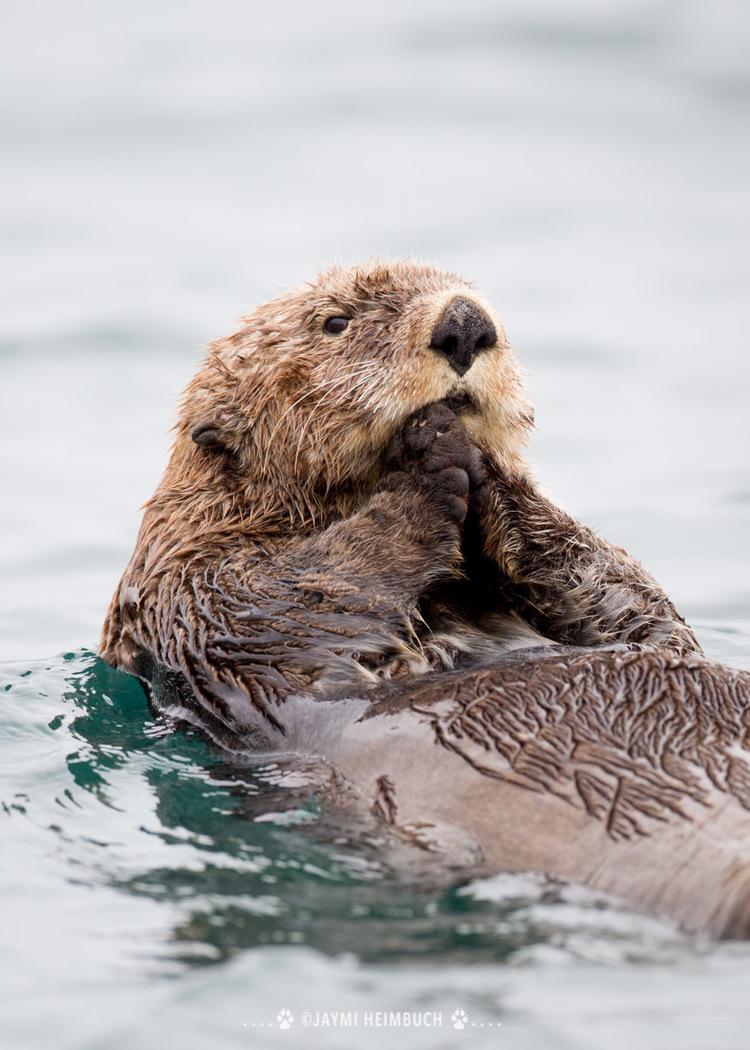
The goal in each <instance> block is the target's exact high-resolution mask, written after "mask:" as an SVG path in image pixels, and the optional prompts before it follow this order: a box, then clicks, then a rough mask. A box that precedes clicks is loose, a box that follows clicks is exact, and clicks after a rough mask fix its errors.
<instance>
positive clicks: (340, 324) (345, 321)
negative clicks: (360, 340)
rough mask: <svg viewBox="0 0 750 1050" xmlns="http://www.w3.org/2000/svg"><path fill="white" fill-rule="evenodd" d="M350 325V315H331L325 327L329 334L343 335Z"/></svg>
mask: <svg viewBox="0 0 750 1050" xmlns="http://www.w3.org/2000/svg"><path fill="white" fill-rule="evenodd" d="M348 327H349V318H348V317H329V318H328V320H327V321H326V323H325V324H324V325H323V328H324V330H325V331H326V332H328V334H329V335H341V333H342V332H343V331H345V330H346V329H347V328H348Z"/></svg>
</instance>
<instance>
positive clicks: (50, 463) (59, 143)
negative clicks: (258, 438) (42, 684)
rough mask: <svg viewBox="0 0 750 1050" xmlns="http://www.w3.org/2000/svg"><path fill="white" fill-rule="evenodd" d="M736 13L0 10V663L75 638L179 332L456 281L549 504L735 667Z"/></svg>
mask: <svg viewBox="0 0 750 1050" xmlns="http://www.w3.org/2000/svg"><path fill="white" fill-rule="evenodd" d="M749 30H750V12H749V9H748V5H747V3H746V2H745V0H738V2H725V0H704V2H701V0H682V2H668V0H665V2H652V3H641V2H639V0H619V2H611V0H606V2H605V0H588V2H581V3H570V2H566V3H560V2H557V0H513V2H506V3H491V2H488V0H462V2H461V3H458V2H457V0H452V2H445V0H429V2H427V0H411V2H410V3H409V4H404V3H403V2H394V0H381V2H380V3H379V4H377V5H370V4H368V5H365V4H356V3H351V2H350V3H344V2H336V0H324V2H321V3H315V4H311V3H303V2H302V0H281V2H276V3H274V4H259V3H258V4H253V3H247V2H245V3H240V2H230V0H214V2H212V3H211V4H208V3H202V4H201V3H191V2H180V3H177V2H165V0H162V2H157V3H146V2H144V0H131V2H130V3H129V4H128V5H114V4H104V3H101V2H89V3H86V2H80V0H69V2H66V3H65V4H61V3H54V2H52V0H48V2H37V0H25V2H16V3H7V2H6V3H4V4H3V19H2V33H1V34H0V134H1V136H2V143H3V161H2V179H3V193H2V196H0V260H1V263H2V269H3V275H2V282H1V284H0V287H1V288H2V297H3V305H2V311H1V312H0V368H1V369H2V374H1V382H0V399H1V401H2V403H1V405H0V439H1V440H0V473H1V477H2V505H1V506H0V576H1V577H2V581H3V585H2V602H1V603H0V656H1V657H3V658H6V657H14V658H16V657H17V658H21V657H27V656H28V657H31V656H44V655H47V654H52V653H54V652H59V651H63V650H66V649H71V648H74V647H77V646H80V645H87V646H94V645H95V644H96V640H97V635H98V630H99V624H100V622H101V620H102V617H103V614H104V610H105V607H106V603H107V602H108V600H109V596H110V594H111V592H112V590H113V588H114V585H115V583H116V580H117V578H118V575H119V573H120V571H121V569H122V567H123V565H124V563H125V561H126V560H127V558H128V556H129V553H130V549H131V546H132V543H133V540H134V535H135V531H136V528H137V523H138V508H139V505H140V504H141V503H142V502H143V501H144V500H145V499H146V498H147V497H148V496H149V495H150V493H151V491H152V489H153V487H154V486H155V484H156V482H157V480H158V477H159V474H160V472H161V469H162V467H163V464H164V462H165V459H166V454H167V449H168V442H169V433H168V431H169V427H170V425H171V422H172V420H173V417H174V409H175V404H176V399H177V395H178V393H179V391H180V388H181V386H182V385H183V384H184V382H185V381H186V380H187V378H188V377H189V375H190V374H191V373H192V371H193V370H194V369H195V367H196V363H197V360H198V355H199V353H200V348H201V346H202V344H204V343H205V342H206V341H207V340H208V339H210V338H213V337H215V336H218V335H220V334H222V333H224V332H225V331H227V330H228V329H230V328H231V327H232V325H233V324H234V321H235V319H236V318H237V317H238V316H239V315H240V314H241V313H242V312H243V311H247V310H249V309H250V308H251V307H252V306H253V305H254V304H255V303H256V302H258V301H259V300H262V299H265V298H268V297H270V296H273V295H274V294H276V292H277V291H278V290H280V289H281V288H284V287H286V286H289V285H294V284H297V283H299V282H300V281H302V280H304V279H306V278H308V277H310V276H311V275H312V274H314V273H315V271H316V270H318V269H319V268H320V267H323V266H325V265H327V264H328V263H329V262H330V261H331V260H332V259H334V258H336V259H338V260H339V261H341V262H344V263H349V262H354V261H356V260H359V259H363V258H365V257H367V256H371V255H381V256H386V257H388V256H403V255H406V254H416V255H418V256H419V257H421V258H423V259H426V260H428V261H430V262H432V263H434V264H436V265H440V266H445V267H449V268H452V269H458V270H460V271H461V272H462V273H463V274H464V275H465V276H467V277H469V278H472V279H475V280H476V281H477V282H478V283H479V284H480V285H481V286H482V288H483V289H484V291H485V292H486V293H487V295H488V296H489V297H490V298H491V299H492V300H493V301H494V302H495V304H496V305H497V307H498V308H499V310H500V312H501V314H502V315H503V316H504V319H505V322H506V325H507V329H508V332H509V335H510V337H511V340H512V342H513V343H514V345H515V346H516V348H517V349H518V352H519V354H520V357H521V361H522V363H523V365H524V367H525V369H526V371H527V373H528V375H529V382H530V385H531V389H532V392H533V396H534V400H535V402H536V404H537V410H538V411H537V420H538V433H537V437H536V440H535V444H534V447H533V461H534V464H535V467H536V470H537V473H538V476H539V477H540V478H541V480H542V481H543V482H544V484H545V486H546V487H547V489H548V490H549V491H550V492H551V493H552V494H553V495H554V496H555V497H556V498H558V499H559V500H560V501H561V502H563V503H564V504H565V505H567V506H568V507H569V508H570V509H571V510H572V511H574V512H575V513H576V514H578V515H580V516H582V517H584V518H585V520H586V521H587V522H589V523H590V524H592V525H593V526H595V527H597V528H599V529H601V530H602V531H603V532H604V533H605V535H607V536H608V537H609V538H611V539H613V540H615V541H617V542H619V543H622V544H624V545H626V546H629V547H630V548H631V549H632V550H633V551H634V553H636V554H637V555H638V556H640V557H641V558H642V559H643V560H644V562H645V563H646V564H647V566H648V567H649V568H650V569H651V570H652V571H653V572H654V573H655V574H656V575H657V576H658V577H659V578H660V579H661V580H662V582H663V583H664V584H665V585H666V586H667V587H668V588H669V589H671V590H672V591H673V593H674V594H675V596H676V597H677V599H678V601H679V603H680V604H681V605H682V607H683V609H684V611H685V612H686V613H688V614H689V615H690V616H691V617H692V618H693V619H695V620H696V621H697V622H698V624H699V626H700V628H701V631H702V635H703V638H704V640H705V641H706V643H707V645H708V648H709V650H710V651H711V652H712V653H714V654H715V655H718V656H722V657H724V658H726V659H729V660H732V661H735V662H740V663H745V664H748V663H750V645H749V644H748V643H749V642H750V575H749V572H748V569H749V560H750V559H748V554H747V543H748V539H747V538H748V532H749V530H748V524H750V476H749V474H748V466H747V455H748V447H749V442H748V437H749V436H750V423H749V422H748V408H747V401H748V381H749V380H750V353H748V335H747V333H748V328H749V327H750V311H749V310H748V299H747V276H748V275H747V248H748V232H749V230H748V227H749V225H750V221H749V215H750V208H749V207H748V204H749V197H750V190H749V188H748V187H749V186H750V136H748V127H747V113H748V102H749V101H750V64H749V63H748V58H747V56H748V42H749V41H748V37H749V35H750V33H749Z"/></svg>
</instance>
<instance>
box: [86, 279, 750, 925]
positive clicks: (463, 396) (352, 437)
mask: <svg viewBox="0 0 750 1050" xmlns="http://www.w3.org/2000/svg"><path fill="white" fill-rule="evenodd" d="M531 422H532V413H531V409H530V406H529V404H528V402H527V400H526V397H525V395H524V392H523V387H522V383H521V380H520V376H519V372H518V369H517V366H516V362H515V358H514V356H513V353H512V351H511V349H510V347H509V346H508V345H507V342H506V340H505V335H504V332H503V329H502V326H501V324H500V322H499V320H498V318H497V317H496V316H495V315H494V313H493V311H492V310H491V308H490V307H489V306H488V305H487V304H486V303H485V302H484V301H483V300H482V299H481V297H480V296H479V295H478V294H477V293H476V291H475V290H474V289H473V288H472V287H471V286H470V285H467V284H466V283H465V282H463V281H462V280H460V279H459V278H457V277H456V276H454V275H451V274H446V273H443V272H441V271H436V270H433V269H431V268H429V267H424V266H420V265H417V264H412V263H398V264H390V265H383V264H373V265H370V266H365V267H360V268H354V269H351V270H340V269H333V270H331V271H329V272H327V273H326V274H323V275H322V276H321V277H320V278H318V279H317V280H316V281H315V282H313V283H311V284H309V285H306V286H304V287H303V288H301V289H300V290H298V291H295V292H292V293H290V294H288V295H286V296H282V297H281V298H280V299H278V300H275V301H274V302H272V303H268V304H266V305H264V306H261V307H259V308H258V309H257V310H256V311H255V312H254V313H253V314H252V315H251V316H250V317H248V318H247V319H246V320H245V323H244V326H243V327H242V328H241V329H240V330H239V331H238V332H237V333H236V334H235V335H233V336H231V337H229V338H227V339H224V340H221V341H219V342H217V343H215V344H213V346H212V347H211V348H210V351H209V355H208V358H207V360H206V362H205V365H204V367H203V368H202V369H201V371H200V372H199V373H198V375H197V376H196V377H195V379H194V380H193V381H192V383H191V384H190V386H189V387H188V390H187V392H186V396H185V399H184V403H183V407H182V412H181V415H180V420H179V423H178V428H177V438H176V442H175V446H174V449H173V452H172V457H171V460H170V463H169V466H168V468H167V471H166V473H165V475H164V478H163V480H162V482H161V484H160V486H159V488H158V489H157V492H156V494H155V495H154V497H153V498H152V499H151V500H150V501H149V503H148V505H147V507H146V511H145V515H144V520H143V524H142V527H141V531H140V534H139V538H138V542H137V545H136V550H135V552H134V554H133V557H132V559H131V562H130V564H129V566H128V568H127V569H126V572H125V574H124V576H123V579H122V581H121V583H120V586H119V588H118V591H117V593H116V594H115V597H114V599H113V601H112V605H111V608H110V611H109V615H108V618H107V622H106V624H105V628H104V633H103V638H102V645H101V654H102V656H103V657H104V659H106V660H108V661H109V662H110V663H112V664H114V665H115V666H117V667H119V668H121V669H123V670H126V671H130V672H131V673H133V674H135V675H137V676H138V677H139V678H141V680H142V681H144V682H145V683H146V684H147V687H148V688H149V691H150V694H151V696H152V700H153V704H154V706H155V708H156V709H157V710H158V711H159V712H161V713H163V714H165V715H167V716H169V717H171V718H173V719H175V720H178V721H182V722H186V723H189V724H191V725H194V726H198V727H199V728H200V729H201V730H202V731H203V732H204V733H206V734H207V735H208V736H209V737H211V738H212V739H213V740H214V741H215V742H216V743H218V744H219V745H221V746H222V747H225V748H229V749H231V750H234V751H251V750H252V751H259V750H260V751H276V752H279V751H287V752H296V753H299V754H301V755H317V756H320V758H321V761H323V762H324V763H326V764H327V765H328V767H329V768H330V769H331V770H332V775H331V778H330V780H329V782H328V784H329V790H330V791H331V793H332V798H333V801H334V804H344V805H347V806H351V807H354V808H355V809H356V807H357V806H360V807H361V806H364V807H366V808H367V809H368V810H369V811H370V812H372V813H374V814H375V815H376V816H377V817H378V818H379V819H381V820H382V821H383V822H384V823H385V824H387V825H388V826H389V827H390V828H391V829H392V830H393V832H394V834H396V835H398V836H400V837H402V838H405V839H406V840H407V841H410V842H412V843H413V844H414V846H415V848H420V849H425V850H429V851H436V852H438V853H440V854H441V855H442V856H443V858H444V859H445V861H446V862H448V863H451V864H456V865H458V866H461V867H463V868H465V869H467V870H472V871H477V870H482V871H497V870H511V871H518V870H525V869H534V870H537V871H541V872H545V873H548V874H551V875H558V876H562V877H566V878H571V879H576V880H579V881H582V882H585V883H588V884H589V885H591V886H594V887H597V888H599V889H603V890H606V891H608V892H611V893H614V894H617V895H619V896H621V897H623V898H625V899H627V900H628V901H629V902H631V903H633V904H635V905H636V906H640V907H642V908H644V909H645V910H648V911H652V912H655V913H660V914H666V915H670V916H672V917H674V918H675V919H677V920H678V921H679V922H680V923H681V924H682V925H684V926H685V927H686V928H689V929H694V930H701V931H708V932H710V933H713V934H717V935H724V936H744V935H746V934H747V933H748V932H750V764H748V759H749V758H750V752H748V751H747V744H748V741H747V734H748V715H747V710H748V703H749V702H750V674H747V673H744V672H740V671H733V670H730V669H727V668H723V667H720V666H717V665H715V664H712V663H710V662H708V661H707V660H705V659H704V658H703V656H702V655H701V652H700V646H699V644H698V642H697V640H696V638H695V636H694V634H693V632H692V630H691V629H690V628H689V627H688V626H687V625H686V624H685V622H684V621H683V620H682V618H681V617H680V616H679V614H678V613H677V611H676V610H675V609H674V607H673V605H672V603H671V602H670V600H669V598H668V597H667V595H666V594H665V593H664V592H663V591H662V590H661V588H660V587H659V586H658V585H657V584H656V583H655V582H654V581H653V580H652V579H651V577H650V576H648V574H647V573H646V572H645V571H644V570H643V568H642V567H641V566H640V565H639V564H638V563H637V562H636V561H635V560H633V559H632V558H630V556H629V555H628V554H627V553H626V552H625V551H623V550H621V549H620V548H617V547H613V546H611V545H610V544H608V543H606V542H605V541H603V540H602V539H600V538H599V537H597V536H596V535H595V534H594V533H593V532H591V530H589V529H587V528H586V527H585V526H582V525H580V524H579V523H578V522H576V521H575V520H574V519H572V518H571V517H569V516H568V515H567V514H565V513H564V512H563V511H562V510H560V508H558V507H556V506H555V505H554V504H553V503H552V502H550V501H549V500H548V499H547V498H546V497H545V496H544V495H543V494H542V493H541V492H540V491H539V490H538V488H537V486H536V485H535V483H534V481H533V480H532V479H531V477H530V475H529V471H528V468H527V467H526V465H525V463H524V459H523V446H524V440H525V438H526V435H527V433H528V431H529V429H530V427H531ZM593 439H594V437H593V436H592V440H593Z"/></svg>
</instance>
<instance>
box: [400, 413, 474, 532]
mask: <svg viewBox="0 0 750 1050" xmlns="http://www.w3.org/2000/svg"><path fill="white" fill-rule="evenodd" d="M386 463H387V469H388V474H387V476H386V487H387V488H395V487H399V488H402V487H404V486H410V487H416V488H418V489H420V490H421V491H422V492H423V493H424V494H425V495H426V496H427V498H428V499H429V502H430V504H431V505H432V506H433V507H434V508H435V509H436V510H438V511H439V512H440V513H441V514H442V515H443V516H445V517H446V518H448V519H449V520H450V521H452V522H453V523H454V524H456V525H459V526H460V525H462V524H463V522H464V519H465V518H466V512H467V509H468V504H469V495H470V492H471V491H472V489H473V488H475V487H476V486H478V485H480V484H481V482H482V479H483V476H484V471H483V466H482V461H481V455H480V453H479V450H478V449H477V448H476V446H475V445H474V443H473V442H472V440H471V438H470V437H469V435H468V433H467V432H466V430H465V428H464V426H463V424H462V423H461V422H460V420H459V419H458V417H457V416H456V415H455V413H454V412H452V411H451V409H450V408H448V406H447V405H446V404H445V403H443V402H437V403H435V404H432V405H427V406H426V407H425V408H422V409H420V410H419V411H418V412H415V413H414V414H413V415H412V416H410V417H409V418H408V419H407V420H406V422H405V423H404V425H403V427H402V428H401V430H400V431H399V432H398V433H397V434H396V436H395V437H394V439H393V440H392V442H391V445H390V447H389V450H388V455H387V460H386Z"/></svg>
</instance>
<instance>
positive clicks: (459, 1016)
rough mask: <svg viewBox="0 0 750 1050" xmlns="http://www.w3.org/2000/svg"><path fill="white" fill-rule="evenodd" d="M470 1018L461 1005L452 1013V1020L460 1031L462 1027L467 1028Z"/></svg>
mask: <svg viewBox="0 0 750 1050" xmlns="http://www.w3.org/2000/svg"><path fill="white" fill-rule="evenodd" d="M468 1020H469V1018H468V1017H467V1016H466V1011H465V1010H462V1009H461V1007H459V1008H458V1009H457V1010H454V1011H453V1013H452V1014H451V1021H452V1022H453V1027H454V1028H456V1029H457V1030H459V1031H460V1030H461V1029H462V1028H466V1022H467V1021H468Z"/></svg>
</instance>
